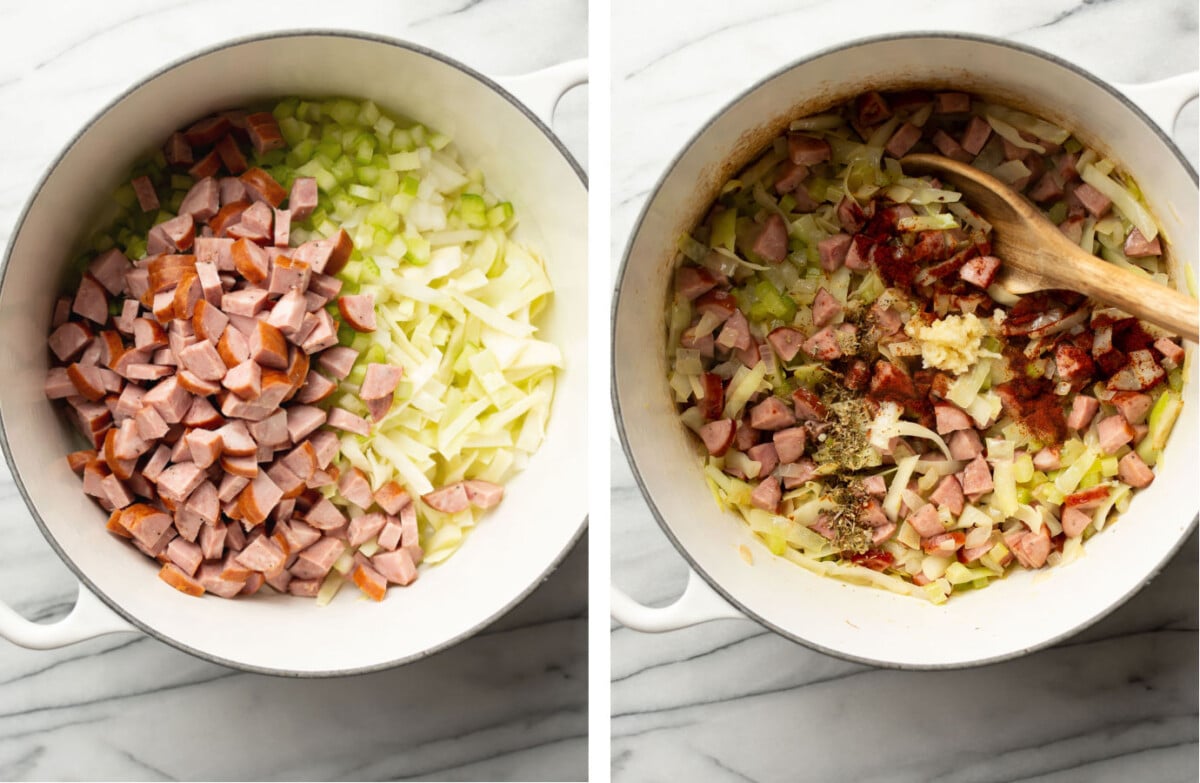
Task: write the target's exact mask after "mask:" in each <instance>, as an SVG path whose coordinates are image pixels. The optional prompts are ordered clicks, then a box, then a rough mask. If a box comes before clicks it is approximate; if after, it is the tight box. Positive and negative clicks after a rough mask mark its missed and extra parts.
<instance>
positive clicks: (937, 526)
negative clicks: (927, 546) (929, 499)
mask: <svg viewBox="0 0 1200 783" xmlns="http://www.w3.org/2000/svg"><path fill="white" fill-rule="evenodd" d="M908 524H910V525H912V528H913V530H916V531H917V533H918V534H919V535H920V536H921V538H931V537H933V536H936V535H940V534H941V533H944V532H946V529H945V527H943V526H942V520H941V519H939V518H938V513H937V507H936V506H934V504H932V503H926V504H925V505H923V506H921V507H920V508H919V509H917V510H916V511H915V512H914V513H912V514H909V515H908Z"/></svg>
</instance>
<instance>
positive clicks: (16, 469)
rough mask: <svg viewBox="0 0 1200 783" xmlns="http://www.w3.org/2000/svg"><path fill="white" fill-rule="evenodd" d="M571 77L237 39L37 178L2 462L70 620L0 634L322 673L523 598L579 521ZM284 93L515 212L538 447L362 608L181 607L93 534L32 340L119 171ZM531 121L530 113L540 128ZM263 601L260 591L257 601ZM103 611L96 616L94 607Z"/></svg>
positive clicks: (380, 658)
mask: <svg viewBox="0 0 1200 783" xmlns="http://www.w3.org/2000/svg"><path fill="white" fill-rule="evenodd" d="M585 79H586V69H585V63H584V62H583V61H579V62H573V63H566V64H563V65H560V66H556V67H554V68H551V69H548V70H546V71H542V72H539V73H536V74H530V75H527V76H523V77H518V78H514V79H512V80H510V81H509V82H508V84H509V86H510V87H511V89H512V90H513V91H514V92H517V93H518V94H521V95H522V96H524V97H525V98H526V100H527V101H529V103H528V106H530V107H532V109H533V111H531V110H530V108H526V106H525V105H523V104H521V103H520V102H518V101H517V100H516V99H515V98H514V97H513V96H512V94H510V93H509V92H507V91H506V90H505V89H503V88H501V87H500V86H499V85H497V84H496V83H495V82H493V81H491V80H489V79H487V78H485V77H484V76H482V75H480V74H478V73H476V72H474V71H472V70H471V69H469V68H467V67H465V66H463V65H461V64H459V63H457V62H455V61H453V60H450V59H448V58H446V57H444V56H442V55H439V54H436V53H434V52H431V51H428V50H426V49H422V48H420V47H417V46H413V45H410V44H407V43H402V42H400V41H395V40H390V39H385V38H379V37H374V36H366V35H361V34H357V33H327V32H295V33H280V34H276V35H270V36H266V37H256V38H251V39H245V40H239V41H234V42H232V43H229V44H225V45H222V46H219V47H217V48H215V49H211V50H208V51H205V52H202V53H200V54H197V55H195V56H192V57H189V58H187V59H186V60H183V61H182V62H179V63H177V64H175V65H173V66H170V67H169V68H167V69H165V70H163V71H161V72H159V73H157V74H155V75H153V76H151V77H150V78H148V79H147V80H145V81H144V82H142V83H141V84H139V85H137V86H136V87H134V88H133V89H131V90H130V91H129V92H127V93H126V94H125V95H123V96H121V97H120V98H118V99H117V100H116V101H115V102H114V103H113V104H111V105H110V106H109V107H108V108H107V109H105V110H104V111H103V112H101V113H100V115H99V116H98V117H96V119H95V120H94V121H93V122H92V123H91V124H90V125H88V126H87V127H86V128H85V129H84V130H83V131H82V132H81V133H80V134H79V135H78V136H77V137H76V138H75V140H74V141H72V142H71V143H70V144H69V145H68V147H67V148H66V150H65V151H64V152H63V153H62V155H61V156H60V157H59V159H58V160H57V161H56V162H55V163H54V164H53V166H51V168H50V170H49V172H48V173H47V174H46V176H45V179H44V180H43V181H42V183H41V185H40V186H39V187H38V189H37V191H36V192H35V193H34V195H33V198H32V199H31V201H30V202H29V204H28V205H27V207H26V209H25V212H24V214H23V215H22V217H21V219H20V221H19V222H18V225H17V228H16V231H15V233H14V236H13V239H12V243H11V245H10V246H9V250H8V255H7V258H6V259H5V265H4V269H3V278H2V279H0V333H2V334H3V335H4V342H5V346H6V350H5V351H3V352H0V378H4V383H3V384H0V425H2V427H3V435H4V452H5V455H6V456H7V458H8V462H9V465H10V467H11V469H12V473H13V476H14V477H15V479H16V481H17V484H18V487H19V488H20V490H21V494H22V495H23V496H24V498H25V502H26V503H27V504H28V506H29V508H30V510H31V511H32V512H33V516H34V518H35V519H36V520H37V523H38V525H39V526H40V527H41V529H42V533H43V534H44V535H45V536H46V539H47V540H48V541H49V542H50V544H51V545H52V546H53V547H54V549H55V550H56V551H57V552H58V554H59V556H60V557H61V558H62V559H63V560H64V561H65V562H66V563H67V565H68V566H70V567H71V569H72V570H73V571H74V572H75V574H76V576H78V578H79V580H80V581H81V583H82V584H81V586H80V590H79V598H78V602H77V604H76V606H75V609H74V610H73V611H72V612H71V614H70V615H69V616H68V617H67V618H65V619H64V620H63V621H61V622H59V623H56V624H53V625H37V624H34V623H30V622H28V621H26V620H24V619H22V618H21V617H20V616H18V615H17V614H16V613H15V612H13V611H12V610H11V609H10V608H8V607H7V606H4V605H2V604H0V635H3V636H5V637H7V638H9V639H11V640H12V641H14V642H16V643H18V644H22V645H25V646H29V647H39V648H46V647H56V646H61V645H65V644H70V643H72V642H76V641H79V640H81V639H86V638H90V637H93V636H97V635H100V634H104V633H113V632H119V631H130V630H136V629H141V630H142V631H145V632H147V633H149V634H152V635H153V636H156V637H158V638H159V639H162V640H163V641H166V642H168V643H169V644H172V645H174V646H176V647H179V648H180V649H183V650H185V651H187V652H190V653H192V654H195V655H197V656H200V657H202V658H206V659H209V660H213V661H216V662H219V663H223V664H227V665H229V666H235V667H238V668H242V669H246V670H251V671H259V672H265V673H272V674H284V675H295V676H326V675H337V674H348V673H354V672H365V671H370V670H375V669H382V668H386V667H389V666H394V665H397V664H400V663H404V662H407V661H411V660H414V659H417V658H420V657H422V656H425V655H429V654H430V653H432V652H435V651H437V650H439V649H441V648H443V647H446V646H448V645H450V644H453V643H454V642H456V641H459V640H461V639H463V638H466V637H467V636H469V635H470V634H472V633H474V632H475V631H477V630H479V629H480V628H482V627H484V626H486V625H487V624H488V623H490V622H491V621H492V620H494V619H495V618H497V617H498V616H499V615H501V614H503V613H504V612H506V611H507V610H508V609H510V608H511V607H512V606H514V605H515V604H516V603H518V602H519V601H520V600H521V599H522V598H524V597H525V596H526V595H527V594H528V593H530V592H531V591H532V590H533V589H534V588H535V587H536V586H537V585H538V584H539V583H540V582H541V581H542V579H544V578H545V577H546V576H547V575H548V574H549V572H550V571H552V570H553V569H554V567H555V566H556V565H557V564H558V563H559V561H560V560H561V559H562V558H563V557H564V556H565V554H566V553H567V552H568V551H569V549H570V548H571V546H572V545H573V543H574V542H575V540H576V539H577V538H578V537H579V535H580V533H581V532H582V530H583V527H584V524H585V518H586V513H587V481H586V466H585V464H584V460H583V458H582V457H581V456H580V455H581V449H580V447H579V444H581V443H584V442H585V441H586V432H587V430H586V422H587V402H586V401H587V342H586V338H587V328H586V324H587V317H586V311H587V296H586V293H587V291H586V268H587V263H586V262H587V225H586V215H587V186H586V183H585V181H584V175H583V172H582V171H581V169H580V168H579V166H578V165H577V164H576V163H575V162H574V160H573V159H572V158H571V156H570V154H569V153H567V151H566V150H565V149H564V148H563V147H562V145H561V144H560V143H559V142H558V141H557V140H556V139H555V137H554V136H553V134H552V133H551V132H550V130H549V129H548V128H547V126H546V124H545V123H544V122H542V121H541V120H539V119H538V116H537V115H540V116H541V117H542V118H544V119H545V120H546V121H548V120H549V118H550V115H551V112H552V111H553V108H554V104H555V102H556V101H557V99H558V97H559V96H560V95H562V94H563V93H564V92H565V91H566V90H567V89H568V88H570V87H571V86H574V85H576V84H580V83H582V82H583V81H584V80H585ZM285 95H309V96H326V95H348V96H358V97H364V98H371V99H373V100H375V101H376V102H377V103H378V104H379V105H380V106H382V107H384V108H385V109H388V110H391V111H394V112H398V113H400V114H402V115H405V116H408V117H412V118H414V119H417V120H419V121H421V122H423V123H425V124H427V125H429V126H431V127H433V128H437V129H439V130H441V131H443V132H445V133H448V134H449V135H451V136H452V137H453V138H454V140H455V142H456V143H457V144H458V146H459V148H460V149H461V151H462V154H463V156H464V158H465V159H466V160H467V161H469V162H470V163H471V165H473V166H477V167H478V168H480V169H481V170H483V171H484V172H485V173H486V174H487V177H488V184H489V186H490V187H491V188H492V189H493V190H494V191H495V192H496V193H499V194H503V195H504V196H505V197H506V198H508V199H510V200H511V201H512V202H513V204H514V206H515V209H516V211H517V214H518V215H519V217H520V230H519V232H518V237H519V238H520V239H521V240H522V241H524V242H527V243H528V244H529V245H531V246H532V247H534V248H536V249H537V250H539V251H540V252H541V253H542V254H543V255H544V257H545V258H546V261H547V264H548V267H549V274H550V278H551V280H552V281H553V283H554V286H555V298H554V303H553V305H552V306H551V307H550V308H549V309H548V311H547V313H546V315H545V320H544V321H543V330H542V334H543V335H544V336H545V337H546V338H547V339H549V340H551V341H553V342H555V343H556V344H557V345H558V346H559V347H560V348H562V351H563V354H564V356H566V357H567V367H566V368H565V370H564V371H563V372H562V374H561V376H560V379H559V385H558V391H557V394H556V395H555V401H554V407H553V411H552V414H551V417H550V423H549V427H548V431H547V434H546V440H545V443H544V444H543V446H542V448H541V449H540V450H539V451H538V453H537V454H536V456H535V457H534V458H533V460H532V461H531V462H530V465H529V467H528V469H527V470H525V471H524V472H523V473H522V474H521V475H519V476H518V477H517V478H516V479H514V480H513V481H512V482H511V483H510V484H509V485H508V487H507V492H506V496H505V499H504V502H503V503H502V504H501V505H500V506H499V507H498V508H497V510H496V511H495V512H494V513H493V514H491V515H490V516H489V517H487V519H486V520H485V521H484V522H483V523H482V524H481V525H480V526H479V527H478V528H477V529H476V530H475V531H474V532H473V533H472V534H471V535H470V537H469V539H468V540H467V542H466V543H465V545H464V546H463V547H462V549H461V550H459V552H458V553H457V554H455V556H454V557H452V558H450V559H449V560H448V561H447V562H445V563H444V564H442V565H439V566H437V567H433V568H427V569H423V573H422V575H421V578H420V579H418V580H417V581H416V582H415V583H414V584H413V585H412V586H411V587H408V588H405V589H395V590H391V591H389V593H388V596H387V599H386V600H385V601H384V602H382V603H380V604H376V603H374V602H372V601H366V600H359V597H358V595H357V592H358V591H357V590H344V591H343V592H342V594H340V595H339V596H338V597H337V598H336V599H335V600H334V602H333V603H332V604H331V605H330V606H328V607H325V608H319V607H317V606H315V605H314V604H313V603H312V602H311V601H304V600H297V599H293V598H291V597H289V596H280V595H269V596H268V595H266V594H265V593H260V594H259V595H258V596H256V597H255V598H254V599H253V600H236V601H228V600H220V599H217V598H212V597H204V598H201V599H196V598H190V597H188V596H185V595H183V594H182V593H178V592H176V591H174V590H172V589H170V588H169V587H167V586H166V585H164V584H163V583H162V582H161V581H159V580H158V579H156V578H155V572H156V568H155V565H156V564H155V563H153V562H151V561H149V560H147V559H146V558H145V557H143V556H142V555H140V554H139V553H137V552H136V551H135V550H133V549H132V548H130V547H128V546H122V545H121V544H120V543H118V542H116V541H114V540H112V539H111V537H110V536H109V535H108V534H107V533H105V531H104V520H105V519H106V515H105V514H104V512H103V511H101V510H100V509H99V508H98V507H97V506H95V505H94V504H93V503H92V502H91V501H90V500H88V499H87V498H85V497H84V495H83V493H82V492H81V491H80V484H79V479H78V478H77V477H76V476H74V475H73V474H72V473H71V471H70V470H69V469H68V467H67V465H66V461H65V460H64V458H63V457H64V455H65V454H66V453H67V452H69V451H71V450H73V449H75V448H79V443H80V441H79V439H78V436H77V435H75V434H74V433H73V431H72V430H71V428H70V427H69V426H68V425H67V424H66V423H65V422H64V420H63V419H62V418H61V417H59V416H58V415H57V414H56V411H55V410H54V408H53V407H52V406H51V405H50V404H49V403H48V402H47V401H46V400H45V399H44V398H43V396H42V392H41V389H42V380H43V376H44V375H45V373H46V369H47V360H48V352H47V350H46V347H45V345H46V334H47V330H48V328H49V318H50V313H51V309H52V306H53V301H54V297H55V295H56V294H57V290H56V289H57V286H58V283H59V277H60V272H61V269H62V266H63V265H64V264H66V263H67V262H68V260H69V259H71V258H72V257H73V256H74V253H75V252H77V250H78V243H79V242H80V240H81V236H75V235H73V234H72V232H70V231H64V230H63V226H64V225H72V224H75V223H80V222H86V221H88V220H90V219H92V218H93V217H95V216H96V215H97V214H98V212H99V210H100V208H101V205H102V204H103V203H104V200H105V198H106V196H107V194H109V193H111V191H112V188H113V186H114V185H115V184H116V183H118V182H120V181H121V179H122V178H123V177H124V176H126V172H127V170H128V167H129V166H130V164H131V163H132V162H133V161H134V160H135V159H136V158H138V157H140V156H141V155H143V154H145V152H146V151H147V150H149V149H153V148H154V147H155V146H156V145H157V144H158V143H160V142H161V140H162V139H165V138H166V137H167V136H168V135H169V134H170V132H171V131H173V130H175V129H176V128H178V127H180V126H183V125H186V124H188V123H189V122H191V121H193V120H195V119H196V118H198V117H200V116H202V115H204V114H206V113H208V112H211V111H213V110H216V109H221V108H229V107H236V106H240V105H245V104H247V103H248V102H252V101H260V100H264V99H271V98H275V97H281V96H285ZM534 112H537V115H535V113H534ZM266 592H267V593H270V592H271V591H266ZM97 598H99V599H100V600H97Z"/></svg>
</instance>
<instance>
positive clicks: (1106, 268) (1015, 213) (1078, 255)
mask: <svg viewBox="0 0 1200 783" xmlns="http://www.w3.org/2000/svg"><path fill="white" fill-rule="evenodd" d="M900 164H901V165H902V166H903V167H904V170H905V172H907V173H910V174H936V175H938V176H939V177H941V178H942V179H944V180H946V181H947V182H949V183H951V184H953V185H954V186H955V187H956V188H958V190H959V191H961V192H962V194H963V199H964V200H965V201H966V202H968V203H969V204H970V205H971V208H972V209H974V210H975V211H976V212H978V213H979V214H980V215H982V216H983V218H984V219H985V220H987V221H988V222H989V223H991V224H992V229H993V231H992V251H993V253H994V254H995V255H996V256H997V257H999V258H1000V259H1001V260H1002V261H1003V264H1002V265H1001V267H1000V276H999V277H998V278H997V280H998V282H999V283H1000V285H1002V286H1003V287H1004V288H1006V289H1007V290H1008V291H1010V292H1012V293H1014V294H1028V293H1032V292H1034V291H1044V290H1046V289H1052V288H1058V289H1067V290H1071V291H1078V292H1079V293H1081V294H1085V295H1087V296H1089V297H1091V298H1092V299H1095V300H1096V301H1098V302H1103V303H1104V304H1108V305H1113V306H1115V307H1119V308H1121V309H1122V310H1124V311H1125V312H1127V313H1129V314H1130V315H1134V316H1137V317H1138V318H1140V319H1142V320H1143V321H1148V322H1150V323H1152V324H1154V325H1156V326H1161V327H1162V328H1164V329H1167V330H1168V331H1170V332H1172V333H1174V334H1178V335H1181V336H1182V337H1184V338H1186V339H1188V340H1191V341H1192V342H1197V341H1198V340H1200V303H1197V301H1196V300H1195V299H1193V298H1192V297H1190V296H1186V295H1184V294H1181V293H1179V292H1178V291H1176V290H1175V289H1174V288H1169V287H1167V286H1165V285H1161V284H1159V283H1156V282H1154V281H1153V280H1150V279H1149V278H1147V277H1144V276H1142V275H1139V274H1136V273H1134V272H1130V271H1129V270H1127V269H1122V268H1121V267H1119V266H1116V265H1114V264H1110V263H1108V262H1106V261H1104V260H1102V259H1100V258H1097V257H1095V256H1093V255H1092V254H1090V253H1088V252H1086V251H1085V250H1084V249H1083V248H1081V247H1080V246H1079V245H1077V244H1075V243H1074V242H1072V241H1071V240H1070V239H1068V238H1067V237H1066V236H1065V235H1064V234H1063V233H1062V232H1061V231H1059V230H1058V227H1057V226H1055V225H1054V224H1053V223H1051V222H1050V221H1049V220H1047V219H1046V218H1045V217H1044V216H1043V215H1042V213H1041V212H1040V211H1038V209H1037V208H1036V207H1035V206H1033V204H1031V203H1030V202H1029V201H1027V200H1026V199H1025V198H1024V197H1023V196H1021V195H1019V194H1018V193H1016V192H1015V191H1014V190H1013V189H1012V188H1010V187H1008V186H1007V185H1005V184H1004V183H1003V182H1001V181H1000V180H998V179H996V178H995V177H993V176H991V175H990V174H986V173H984V172H982V171H980V170H979V169H976V168H974V167H972V166H970V165H968V164H966V163H959V162H958V161H955V160H951V159H950V158H944V157H942V156H941V155H909V156H908V157H906V158H904V159H903V160H901V161H900Z"/></svg>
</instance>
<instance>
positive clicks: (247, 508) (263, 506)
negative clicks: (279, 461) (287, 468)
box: [237, 470, 283, 570]
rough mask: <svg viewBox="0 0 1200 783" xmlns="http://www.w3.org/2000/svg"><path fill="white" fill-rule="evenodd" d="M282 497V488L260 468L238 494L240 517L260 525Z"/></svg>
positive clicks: (252, 523)
mask: <svg viewBox="0 0 1200 783" xmlns="http://www.w3.org/2000/svg"><path fill="white" fill-rule="evenodd" d="M282 499H283V490H281V489H280V488H279V487H278V486H277V485H276V484H275V482H274V481H272V480H271V477H270V476H269V475H267V472H266V471H264V470H260V471H258V475H256V476H255V477H254V479H253V480H252V481H251V482H250V484H249V485H247V486H246V488H245V489H243V490H242V491H241V494H239V495H238V497H237V508H238V511H239V512H240V514H241V518H242V519H244V520H245V521H246V522H248V523H250V524H251V525H261V524H262V523H263V522H266V521H267V517H268V516H270V514H271V511H272V510H273V509H274V508H275V506H277V505H279V501H280V500H282ZM255 570H259V569H255ZM262 570H272V569H262Z"/></svg>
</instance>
